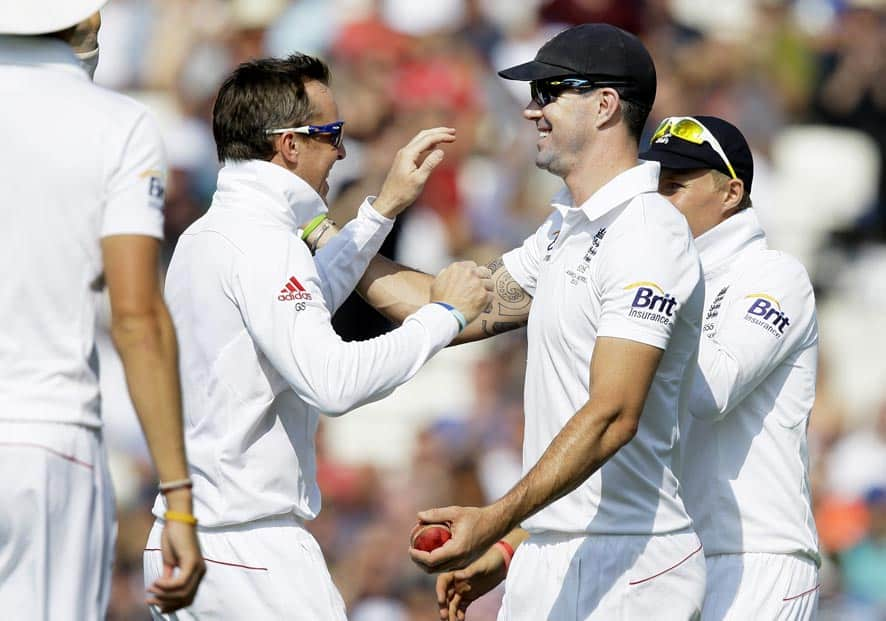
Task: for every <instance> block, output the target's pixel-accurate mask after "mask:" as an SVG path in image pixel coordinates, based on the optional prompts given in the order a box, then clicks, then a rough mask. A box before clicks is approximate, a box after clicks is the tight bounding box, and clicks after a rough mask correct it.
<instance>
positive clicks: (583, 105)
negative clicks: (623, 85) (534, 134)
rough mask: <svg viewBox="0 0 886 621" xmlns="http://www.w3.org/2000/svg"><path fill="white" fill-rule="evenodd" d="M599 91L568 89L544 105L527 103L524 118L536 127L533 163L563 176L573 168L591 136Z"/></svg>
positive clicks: (592, 134) (593, 130) (587, 145)
mask: <svg viewBox="0 0 886 621" xmlns="http://www.w3.org/2000/svg"><path fill="white" fill-rule="evenodd" d="M599 93H600V91H599V90H596V91H590V92H578V91H571V90H567V91H564V92H562V93H561V94H560V95H558V96H557V97H555V98H554V99H553V100H551V101H550V102H549V103H548V104H547V105H546V106H544V107H543V108H542V107H539V105H538V103H536V102H535V101H532V102H530V104H529V105H528V106H526V109H525V110H524V111H523V116H524V118H526V119H527V120H528V121H532V122H533V123H535V126H536V128H537V129H538V142H537V143H536V147H537V149H538V152H537V154H536V156H535V165H536V166H538V167H539V168H542V169H544V170H547V171H548V172H550V173H552V174H555V175H557V176H558V177H563V178H565V177H566V176H567V175H568V174H569V173H570V172H572V171H573V170H574V169H575V168H576V165H577V164H578V162H579V161H581V159H582V156H583V155H584V153H585V152H586V150H587V149H588V148H589V147H590V145H591V142H592V140H593V137H594V132H595V121H596V113H595V112H596V109H597V105H596V103H597V102H596V99H597V98H598V97H599Z"/></svg>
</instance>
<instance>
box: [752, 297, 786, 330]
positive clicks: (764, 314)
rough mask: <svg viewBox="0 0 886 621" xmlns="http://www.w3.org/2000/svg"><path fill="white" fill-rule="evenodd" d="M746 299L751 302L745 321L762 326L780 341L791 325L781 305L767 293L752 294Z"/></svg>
mask: <svg viewBox="0 0 886 621" xmlns="http://www.w3.org/2000/svg"><path fill="white" fill-rule="evenodd" d="M745 299H748V300H751V304H750V306H749V307H748V310H747V312H746V313H745V316H744V319H745V321H747V322H749V323H752V324H754V325H756V326H760V327H761V328H763V329H764V330H766V331H767V332H769V333H770V334H772V335H773V336H775V338H779V339H780V338H781V337H782V335H784V331H785V328H787V327H788V326H789V325H791V320H790V319H789V318H788V316H787V315H786V314H785V313H784V311H782V310H781V303H780V302H779V301H778V300H777V299H775V298H774V297H772V296H771V295H769V294H766V293H750V294H748V295H746V296H745Z"/></svg>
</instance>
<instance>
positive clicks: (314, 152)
mask: <svg viewBox="0 0 886 621" xmlns="http://www.w3.org/2000/svg"><path fill="white" fill-rule="evenodd" d="M305 91H306V92H307V94H308V98H309V99H310V101H311V106H312V108H313V111H314V113H313V114H312V115H311V119H310V121H308V123H307V124H309V125H326V124H327V123H333V122H335V121H338V120H340V118H341V117H339V115H338V106H337V105H336V103H335V97H333V95H332V90H330V88H329V87H328V86H326V85H325V84H323V83H322V82H318V81H316V80H312V81H310V82H307V83H305ZM292 140H294V141H295V147H296V148H297V150H298V157H297V159H296V162H295V166H294V167H293V168H292V172H294V173H295V174H297V175H298V176H299V177H301V178H302V179H304V180H305V181H306V182H307V183H308V185H310V186H311V187H312V188H314V189H315V190H317V193H318V194H319V195H320V196H322V197H323V198H326V193H327V192H328V191H329V184H328V183H327V181H326V178H327V177H328V176H329V171H330V170H332V166H333V164H335V163H336V162H337V161H338V160H340V159H342V158H344V157H345V155H346V154H347V153H346V151H345V147H344V144H342V145H341V146H340V147H335V146H334V145H333V144H332V142H333V140H332V136H330V135H327V134H314V135H313V136H306V135H304V134H292Z"/></svg>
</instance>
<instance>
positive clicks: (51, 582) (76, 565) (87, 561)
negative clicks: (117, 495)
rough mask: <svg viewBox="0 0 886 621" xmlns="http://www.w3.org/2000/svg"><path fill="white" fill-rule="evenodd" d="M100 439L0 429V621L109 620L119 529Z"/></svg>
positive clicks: (35, 428) (45, 428)
mask: <svg viewBox="0 0 886 621" xmlns="http://www.w3.org/2000/svg"><path fill="white" fill-rule="evenodd" d="M106 464H107V460H106V457H105V453H104V448H103V446H102V441H101V432H100V431H98V430H95V429H89V428H86V427H81V426H79V425H65V424H57V423H19V422H6V421H0V611H2V612H0V617H2V618H3V619H4V620H6V621H17V620H19V619H21V620H22V621H52V620H56V619H58V620H62V621H70V620H71V619H77V620H78V621H79V620H84V621H97V620H99V619H104V618H105V614H106V612H107V607H108V597H109V595H110V586H111V564H112V562H113V555H114V540H115V538H116V524H115V521H114V491H113V487H112V485H111V481H110V476H109V475H108V468H107V465H106Z"/></svg>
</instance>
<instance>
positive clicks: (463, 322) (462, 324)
mask: <svg viewBox="0 0 886 621" xmlns="http://www.w3.org/2000/svg"><path fill="white" fill-rule="evenodd" d="M431 304H438V305H440V306H442V307H443V308H445V309H446V310H448V311H449V312H450V313H451V314H452V316H453V317H455V320H456V321H457V322H458V331H459V332H461V331H462V330H464V329H465V328H467V327H468V321H467V319H465V316H464V314H462V312H461V311H460V310H458V309H457V308H455V307H454V306H453V305H452V304H449V303H448V302H440V301H434V302H431Z"/></svg>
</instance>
